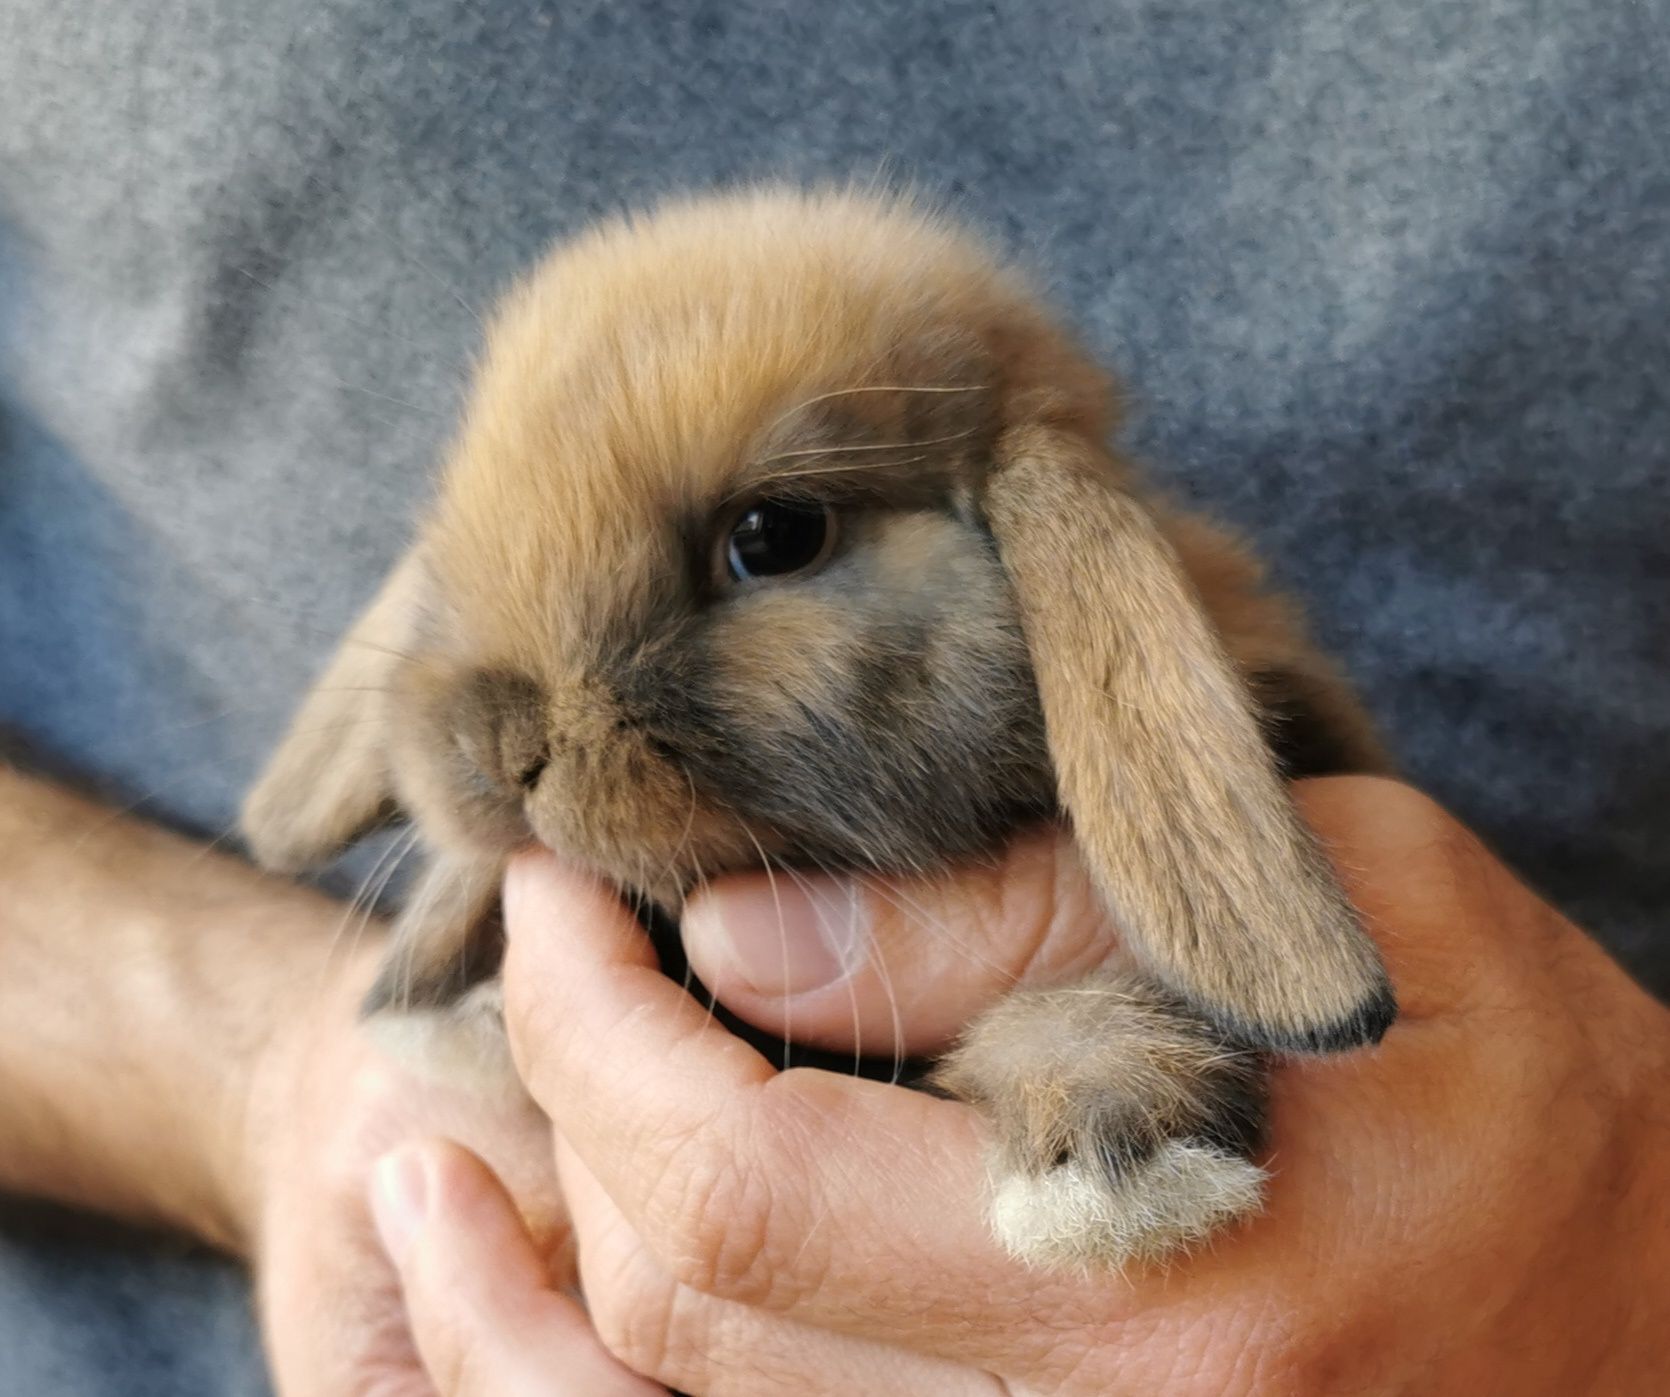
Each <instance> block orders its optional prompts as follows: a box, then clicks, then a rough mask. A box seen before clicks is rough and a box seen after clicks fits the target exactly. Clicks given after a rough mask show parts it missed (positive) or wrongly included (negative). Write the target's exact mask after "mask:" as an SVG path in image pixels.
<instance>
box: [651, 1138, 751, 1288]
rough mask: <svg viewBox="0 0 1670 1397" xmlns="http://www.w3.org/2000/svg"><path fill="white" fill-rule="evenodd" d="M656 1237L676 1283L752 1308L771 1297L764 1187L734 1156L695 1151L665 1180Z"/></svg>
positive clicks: (748, 1165) (745, 1163)
mask: <svg viewBox="0 0 1670 1397" xmlns="http://www.w3.org/2000/svg"><path fill="white" fill-rule="evenodd" d="M664 1180H665V1184H664V1187H663V1189H662V1190H661V1192H660V1195H659V1197H660V1208H659V1209H658V1212H659V1216H658V1217H657V1218H656V1231H657V1232H658V1233H659V1236H660V1238H661V1247H662V1260H663V1262H664V1263H665V1264H666V1266H667V1267H668V1269H669V1270H670V1271H671V1273H672V1275H673V1277H674V1279H675V1280H677V1281H679V1282H681V1283H682V1284H684V1285H687V1286H689V1287H690V1288H691V1289H692V1290H696V1291H699V1292H701V1293H702V1294H704V1295H714V1296H720V1297H723V1298H725V1299H728V1300H738V1301H741V1302H743V1303H745V1304H757V1303H759V1302H760V1301H762V1300H763V1299H765V1298H766V1297H767V1296H768V1295H769V1293H770V1290H771V1286H772V1279H771V1271H772V1267H771V1266H770V1264H769V1262H770V1255H769V1254H770V1237H771V1225H772V1213H773V1200H772V1189H771V1185H770V1180H769V1179H768V1178H766V1177H765V1176H764V1175H763V1174H762V1172H761V1171H760V1170H759V1169H757V1168H756V1167H754V1166H753V1165H752V1164H751V1163H750V1162H749V1161H747V1160H746V1158H744V1157H742V1153H741V1152H740V1151H737V1152H733V1151H730V1150H724V1149H716V1148H696V1149H693V1150H690V1151H688V1152H686V1153H685V1154H683V1155H681V1156H679V1157H678V1159H677V1160H676V1161H675V1162H674V1166H673V1167H672V1168H671V1169H669V1170H668V1171H667V1173H666V1174H665V1175H664Z"/></svg>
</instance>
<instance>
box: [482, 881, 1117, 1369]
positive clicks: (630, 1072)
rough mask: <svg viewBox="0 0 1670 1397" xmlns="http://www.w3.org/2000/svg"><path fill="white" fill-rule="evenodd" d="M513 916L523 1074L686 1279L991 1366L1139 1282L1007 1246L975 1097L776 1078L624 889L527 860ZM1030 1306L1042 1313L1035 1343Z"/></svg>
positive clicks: (511, 892) (825, 1323)
mask: <svg viewBox="0 0 1670 1397" xmlns="http://www.w3.org/2000/svg"><path fill="white" fill-rule="evenodd" d="M505 912H506V924H507V928H508V930H509V943H508V946H507V950H506V959H505V1001H506V1005H505V1007H506V1020H507V1025H508V1027H509V1030H510V1037H511V1045H512V1049H513V1051H514V1052H515V1055H516V1059H517V1064H518V1068H519V1070H520V1071H521V1073H522V1076H523V1079H524V1081H525V1082H526V1083H527V1085H528V1087H529V1090H530V1091H531V1092H532V1093H533V1095H534V1097H535V1098H536V1099H537V1100H538V1101H539V1102H540V1103H541V1104H542V1106H543V1107H544V1109H545V1110H546V1112H547V1113H548V1114H549V1115H550V1116H551V1118H552V1121H553V1123H554V1124H555V1126H556V1128H557V1129H558V1131H559V1132H560V1133H561V1134H562V1135H563V1136H564V1137H565V1138H566V1139H567V1140H568V1141H569V1143H570V1144H571V1145H572V1146H573V1148H574V1150H575V1153H576V1154H577V1155H578V1156H579V1157H580V1158H581V1159H583V1160H584V1162H585V1164H586V1166H587V1168H588V1169H590V1170H591V1171H592V1173H593V1174H595V1175H596V1176H597V1178H599V1179H601V1180H603V1181H604V1186H605V1187H606V1188H607V1189H608V1191H609V1195H610V1197H611V1198H612V1199H613V1200H614V1202H615V1203H616V1205H617V1206H618V1207H619V1208H620V1210H621V1212H622V1214H623V1215H624V1216H625V1217H626V1219H627V1221H628V1223H629V1224H630V1226H631V1228H632V1231H633V1232H634V1233H635V1234H636V1235H637V1236H638V1237H640V1238H642V1239H643V1240H644V1243H645V1245H646V1246H647V1247H648V1248H649V1250H650V1251H651V1253H652V1254H653V1255H654V1257H655V1258H656V1260H657V1262H658V1263H659V1264H661V1265H662V1266H663V1267H664V1268H665V1269H666V1270H667V1271H668V1273H669V1274H670V1275H671V1276H672V1278H673V1279H674V1280H676V1281H678V1282H680V1283H682V1284H684V1285H685V1286H687V1287H688V1288H689V1289H691V1290H694V1291H697V1292H700V1293H702V1294H706V1295H713V1296H717V1297H719V1298H721V1299H727V1300H734V1301H736V1302H738V1303H740V1304H744V1305H750V1306H755V1307H758V1308H762V1309H768V1310H777V1311H781V1312H785V1313H788V1314H790V1315H791V1316H792V1317H794V1318H796V1319H798V1320H801V1321H803V1322H806V1323H809V1324H813V1325H816V1326H819V1327H827V1328H833V1329H837V1330H841V1331H843V1332H849V1333H857V1334H862V1335H866V1336H868V1337H871V1338H874V1339H877V1340H879V1341H881V1342H884V1343H893V1344H898V1345H900V1346H902V1347H906V1348H911V1349H915V1350H917V1351H920V1352H931V1353H936V1354H938V1355H940V1356H942V1357H947V1358H952V1359H958V1360H962V1361H966V1362H970V1363H973V1364H976V1365H977V1366H991V1365H992V1364H995V1363H1011V1362H1019V1361H1021V1360H1022V1359H1025V1361H1028V1362H1037V1361H1041V1360H1042V1358H1043V1357H1044V1356H1047V1354H1048V1352H1049V1351H1050V1349H1051V1347H1052V1344H1053V1335H1052V1333H1051V1332H1050V1330H1051V1326H1050V1324H1049V1322H1048V1319H1047V1317H1048V1316H1050V1315H1051V1314H1052V1313H1053V1314H1056V1315H1057V1316H1058V1317H1059V1318H1060V1319H1061V1320H1062V1322H1073V1321H1074V1320H1075V1319H1082V1318H1083V1317H1084V1315H1085V1314H1086V1313H1088V1314H1091V1315H1093V1316H1095V1318H1096V1319H1097V1320H1100V1319H1102V1318H1104V1317H1106V1315H1107V1314H1108V1313H1110V1307H1111V1310H1119V1309H1121V1308H1125V1307H1129V1306H1130V1305H1133V1304H1135V1303H1136V1298H1137V1296H1138V1293H1139V1290H1140V1287H1137V1286H1128V1285H1123V1284H1120V1285H1116V1286H1114V1287H1113V1290H1112V1292H1111V1294H1110V1292H1109V1289H1108V1287H1107V1285H1106V1284H1105V1283H1103V1284H1101V1285H1097V1284H1095V1283H1094V1282H1090V1281H1086V1280H1083V1279H1081V1278H1078V1277H1071V1276H1044V1275H1040V1274H1039V1273H1037V1272H1035V1271H1030V1270H1026V1269H1024V1268H1022V1267H1021V1266H1020V1265H1019V1263H1016V1262H1014V1261H1012V1260H1011V1259H1010V1258H1008V1257H1007V1256H1005V1255H1004V1254H1003V1253H1002V1252H1001V1250H1000V1249H999V1247H998V1245H997V1243H996V1242H995V1240H993V1238H992V1236H991V1234H990V1231H989V1229H988V1227H987V1224H986V1220H985V1216H984V1212H983V1205H982V1200H983V1198H984V1195H985V1170H984V1167H983V1164H982V1156H981V1130H982V1127H981V1125H980V1122H979V1119H978V1118H977V1117H976V1116H975V1115H974V1113H973V1112H972V1111H970V1110H969V1109H968V1108H966V1107H964V1106H961V1105H959V1104H957V1103H954V1102H949V1101H943V1100H939V1099H936V1098H934V1097H930V1096H926V1095H923V1094H921V1093H917V1092H911V1091H906V1090H903V1089H901V1088H895V1087H888V1086H884V1085H882V1084H879V1083H874V1082H866V1081H860V1080H856V1079H850V1078H845V1077H837V1076H834V1075H832V1074H829V1073H823V1072H815V1071H793V1072H786V1073H782V1074H781V1075H779V1074H777V1073H776V1072H774V1070H773V1069H772V1067H771V1066H770V1065H769V1064H768V1063H767V1062H766V1061H765V1060H764V1059H763V1058H762V1057H760V1056H759V1055H758V1054H757V1053H755V1052H754V1051H753V1050H752V1049H751V1048H749V1047H747V1046H746V1045H745V1044H743V1043H742V1042H740V1041H739V1040H737V1039H736V1038H734V1037H732V1036H731V1035H730V1034H729V1033H727V1032H725V1031H724V1030H723V1028H721V1027H720V1026H719V1025H718V1024H716V1023H714V1022H713V1021H712V1019H711V1017H710V1016H709V1015H707V1014H706V1013H705V1012H704V1011H703V1009H702V1008H701V1007H700V1006H699V1005H697V1004H696V1003H695V1002H694V1001H693V1000H692V999H691V998H690V997H689V996H688V995H687V994H685V993H684V992H683V991H682V990H681V989H680V988H679V986H677V985H676V984H674V983H672V982H671V981H669V980H668V979H667V978H666V977H665V976H663V975H662V974H661V973H660V971H659V970H658V969H657V968H656V965H655V957H654V954H653V951H652V950H651V948H650V946H649V944H648V942H647V940H646V939H645V938H644V936H643V934H642V931H641V929H640V928H639V927H638V925H637V923H636V922H635V921H634V919H633V918H632V917H631V916H630V915H629V914H628V913H627V912H626V910H625V909H624V908H623V907H622V906H621V905H620V904H619V902H618V901H616V900H615V899H614V898H613V897H612V896H611V895H609V894H608V893H607V892H605V891H604V890H603V889H602V888H601V887H599V886H598V885H597V884H595V883H593V882H591V881H589V880H587V879H584V878H581V877H578V876H576V875H574V874H573V873H571V872H569V871H568V870H565V869H564V868H563V867H562V866H561V865H560V864H559V863H558V862H557V861H556V860H555V859H554V858H552V857H550V856H549V855H546V854H541V853H532V854H525V855H522V856H520V857H519V858H518V859H517V861H516V863H515V864H514V865H513V866H512V870H511V874H510V877H509V879H508V880H507V883H506V892H505ZM1016 1315H1026V1316H1029V1317H1038V1319H1039V1322H1038V1323H1037V1324H1036V1325H1035V1326H1033V1327H1032V1328H1031V1329H1030V1331H1029V1333H1028V1335H1027V1338H1026V1343H1027V1344H1028V1345H1030V1346H1031V1348H1030V1349H1029V1351H1028V1353H1027V1354H1025V1355H1017V1353H1016V1352H1015V1349H1014V1344H1013V1342H1012V1340H1011V1338H1010V1337H1009V1335H1010V1334H1011V1333H1012V1332H1013V1330H1014V1325H1013V1323H1012V1321H1013V1319H1014V1317H1015V1316H1016ZM994 1320H1002V1321H1006V1322H1007V1323H1002V1324H994V1323H992V1322H991V1321H994Z"/></svg>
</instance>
